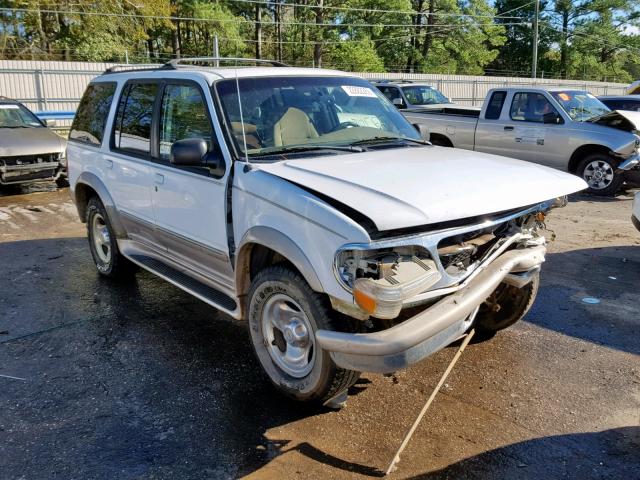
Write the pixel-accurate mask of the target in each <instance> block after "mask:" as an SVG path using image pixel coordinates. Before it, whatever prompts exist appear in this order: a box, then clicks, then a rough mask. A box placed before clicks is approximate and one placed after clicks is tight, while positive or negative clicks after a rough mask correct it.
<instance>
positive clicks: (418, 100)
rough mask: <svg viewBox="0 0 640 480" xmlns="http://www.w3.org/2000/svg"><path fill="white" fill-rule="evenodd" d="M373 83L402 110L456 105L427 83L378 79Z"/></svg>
mask: <svg viewBox="0 0 640 480" xmlns="http://www.w3.org/2000/svg"><path fill="white" fill-rule="evenodd" d="M371 83H372V84H373V85H374V86H375V87H376V88H377V89H378V90H380V91H381V92H382V94H383V95H384V96H385V97H387V98H388V99H389V100H390V101H391V103H393V104H394V105H395V106H396V107H397V108H398V109H400V110H403V109H406V108H429V109H431V108H446V107H449V106H452V105H454V103H453V102H452V101H451V99H450V98H449V97H447V96H446V95H445V94H444V93H442V92H441V91H440V90H438V89H437V88H435V87H433V86H431V85H429V84H427V83H417V82H412V81H410V80H401V81H393V80H378V81H372V82H371Z"/></svg>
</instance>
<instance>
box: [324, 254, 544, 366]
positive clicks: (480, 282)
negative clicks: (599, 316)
mask: <svg viewBox="0 0 640 480" xmlns="http://www.w3.org/2000/svg"><path fill="white" fill-rule="evenodd" d="M545 252H546V249H545V247H543V246H538V247H531V248H525V249H519V250H510V251H507V252H505V253H504V254H502V255H501V256H499V257H498V258H497V259H495V260H494V261H493V262H491V263H489V264H488V265H486V266H484V267H480V268H479V269H478V270H476V272H474V275H473V277H472V279H471V280H468V281H467V283H466V285H464V286H463V287H462V288H460V289H459V290H458V291H456V292H455V293H453V294H451V295H448V296H446V297H444V298H442V299H441V300H440V301H438V302H437V303H435V304H433V305H432V306H430V307H429V308H427V309H426V310H425V311H423V312H422V313H419V314H418V315H416V316H414V317H412V318H410V319H408V320H406V321H404V322H402V323H400V324H398V325H395V326H394V327H391V328H389V329H386V330H382V331H380V332H375V333H344V332H334V331H330V330H319V331H317V332H316V341H317V342H318V344H319V346H320V347H321V348H323V349H324V350H327V351H329V352H330V355H331V358H332V359H333V361H334V362H335V363H336V364H337V365H338V366H340V367H342V368H348V369H351V370H357V371H361V372H379V373H389V372H393V371H396V370H399V369H401V368H404V367H408V366H409V365H412V364H414V363H416V362H419V361H420V360H422V359H424V358H425V357H427V356H429V355H431V354H432V353H435V352H436V351H438V350H440V349H442V348H444V347H446V346H447V345H449V344H450V343H451V342H453V341H454V340H455V339H456V338H458V337H460V335H462V334H463V333H464V332H465V331H466V330H467V329H468V328H469V326H470V325H471V323H472V318H473V314H474V313H475V311H476V309H477V308H478V307H479V306H480V305H481V304H482V303H483V302H484V301H485V300H486V299H487V298H488V297H489V296H490V295H491V293H492V292H493V291H494V290H495V289H496V288H497V287H498V285H500V283H501V282H503V281H508V282H509V283H512V282H513V281H514V279H513V278H512V277H516V276H517V275H513V272H528V271H531V270H534V269H538V268H539V267H540V264H541V263H542V262H544V255H545Z"/></svg>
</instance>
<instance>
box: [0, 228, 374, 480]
mask: <svg viewBox="0 0 640 480" xmlns="http://www.w3.org/2000/svg"><path fill="white" fill-rule="evenodd" d="M0 258H2V259H3V275H2V277H1V278H0V305H3V306H6V308H2V309H0V332H2V334H0V374H5V375H11V376H15V377H19V378H21V379H24V381H14V382H3V385H2V388H0V403H2V404H3V405H6V406H7V408H3V409H2V410H1V411H0V425H1V426H2V430H3V436H4V437H5V439H6V440H7V441H6V443H5V442H3V443H4V445H3V447H2V450H3V455H1V456H0V471H3V472H4V473H5V474H8V476H9V477H8V478H18V477H20V476H26V477H34V478H42V477H44V476H50V478H54V477H56V475H60V476H61V477H63V478H69V477H79V478H139V477H141V476H142V477H145V478H146V477H155V476H160V477H163V478H167V477H174V478H205V477H206V478H236V477H238V476H241V475H244V474H247V473H250V472H253V471H255V470H256V469H258V468H260V467H261V466H262V465H265V464H266V463H268V462H269V461H270V460H271V459H273V458H274V457H276V456H278V455H280V454H281V453H282V449H283V448H284V447H285V445H286V443H287V442H286V441H284V442H280V441H273V442H272V441H270V440H269V439H268V438H267V437H266V435H265V432H267V431H269V430H270V429H272V428H274V427H278V426H282V425H286V424H289V423H292V422H295V421H297V420H300V419H302V418H306V417H309V416H322V415H326V414H328V413H329V412H330V410H328V409H326V408H323V407H317V406H308V405H303V404H299V403H297V402H294V401H293V400H289V399H287V398H286V397H284V396H282V395H281V394H279V393H277V392H276V391H275V389H274V388H273V387H272V386H271V385H270V383H269V382H268V380H267V379H266V378H265V377H264V376H263V375H262V374H261V373H260V372H261V370H260V368H259V365H258V363H257V361H256V359H255V358H254V355H253V351H252V348H251V346H250V341H249V336H248V332H247V329H246V327H245V325H244V324H243V323H241V322H237V321H235V320H232V319H231V318H229V317H228V316H226V315H224V314H221V313H219V312H217V311H216V310H215V309H213V308H212V307H210V306H208V305H206V304H204V303H203V302H201V301H199V300H197V299H195V298H193V297H192V296H190V295H189V294H187V293H185V292H183V291H181V290H179V289H178V288H176V287H174V286H172V285H170V284H168V283H167V282H165V281H163V280H161V279H159V278H157V277H155V276H154V275H151V274H149V273H147V272H144V271H138V272H137V273H135V275H134V276H132V277H129V278H123V279H120V280H117V281H112V280H108V279H104V278H101V277H99V276H98V275H97V272H96V271H95V269H94V267H93V264H92V262H91V256H90V253H89V249H88V246H87V242H86V239H84V238H64V239H49V240H33V241H20V242H7V243H0ZM367 383H368V382H367V381H366V380H363V381H361V382H360V383H358V384H356V385H355V386H354V387H353V388H352V389H351V391H350V394H351V395H357V394H358V393H359V392H361V391H363V390H364V389H366V387H367ZM23 427H24V428H23ZM24 445H32V447H30V448H29V451H25V450H24V448H22V447H21V446H24ZM297 448H299V449H300V450H301V451H302V452H305V453H306V454H308V455H309V456H311V457H316V458H318V460H319V461H324V462H327V463H331V462H332V461H333V462H334V463H336V464H339V462H340V460H339V459H333V460H331V459H330V458H329V457H328V456H325V455H324V454H323V453H322V452H320V451H317V450H314V448H313V447H312V446H310V445H308V446H304V445H302V446H298V447H297ZM66 452H73V455H69V454H67V453H66ZM321 459H323V460H321ZM343 464H344V466H345V468H347V467H346V463H344V462H343ZM361 468H363V469H365V468H367V467H365V466H362V467H361ZM45 472H47V473H45Z"/></svg>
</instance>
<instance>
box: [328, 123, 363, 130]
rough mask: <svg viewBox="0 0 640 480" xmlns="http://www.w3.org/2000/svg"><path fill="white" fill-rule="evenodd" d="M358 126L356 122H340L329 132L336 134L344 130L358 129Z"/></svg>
mask: <svg viewBox="0 0 640 480" xmlns="http://www.w3.org/2000/svg"><path fill="white" fill-rule="evenodd" d="M359 126H360V125H358V124H357V123H356V122H342V123H339V124H338V125H337V126H336V128H334V129H333V130H331V131H332V132H337V131H338V130H344V129H345V128H354V127H359Z"/></svg>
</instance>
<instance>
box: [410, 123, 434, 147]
mask: <svg viewBox="0 0 640 480" xmlns="http://www.w3.org/2000/svg"><path fill="white" fill-rule="evenodd" d="M413 128H415V129H416V130H417V131H418V133H419V134H420V136H421V137H422V139H423V140H424V141H425V142H428V141H429V139H430V138H431V133H430V132H429V128H427V126H426V125H422V124H420V123H414V124H413Z"/></svg>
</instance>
